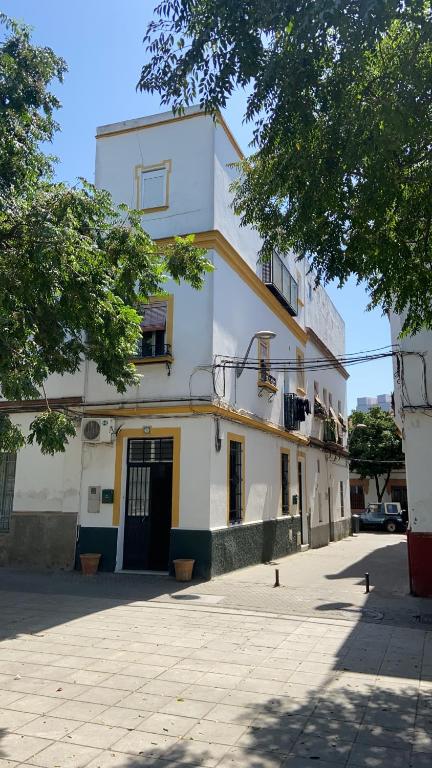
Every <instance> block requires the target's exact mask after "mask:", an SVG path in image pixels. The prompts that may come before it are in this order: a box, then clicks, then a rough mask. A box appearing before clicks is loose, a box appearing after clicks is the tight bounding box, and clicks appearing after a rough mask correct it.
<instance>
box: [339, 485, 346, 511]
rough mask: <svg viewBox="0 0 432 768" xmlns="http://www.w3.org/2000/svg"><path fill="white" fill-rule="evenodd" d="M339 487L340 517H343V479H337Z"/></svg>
mask: <svg viewBox="0 0 432 768" xmlns="http://www.w3.org/2000/svg"><path fill="white" fill-rule="evenodd" d="M339 488H340V503H341V517H345V504H344V484H343V480H340V481H339Z"/></svg>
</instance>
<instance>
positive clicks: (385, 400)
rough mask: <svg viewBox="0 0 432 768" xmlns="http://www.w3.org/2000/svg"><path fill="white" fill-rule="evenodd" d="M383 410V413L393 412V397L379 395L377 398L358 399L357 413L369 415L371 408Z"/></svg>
mask: <svg viewBox="0 0 432 768" xmlns="http://www.w3.org/2000/svg"><path fill="white" fill-rule="evenodd" d="M377 406H378V407H379V408H382V410H383V411H391V410H392V396H391V395H378V396H377V397H358V398H357V408H356V410H357V411H361V412H362V413H367V412H368V411H370V409H371V408H376V407H377Z"/></svg>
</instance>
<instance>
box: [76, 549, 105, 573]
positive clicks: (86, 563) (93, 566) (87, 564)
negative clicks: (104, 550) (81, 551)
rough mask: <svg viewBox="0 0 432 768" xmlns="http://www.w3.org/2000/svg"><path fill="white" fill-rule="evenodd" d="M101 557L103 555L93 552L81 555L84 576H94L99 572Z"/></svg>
mask: <svg viewBox="0 0 432 768" xmlns="http://www.w3.org/2000/svg"><path fill="white" fill-rule="evenodd" d="M100 559H101V556H100V555H98V554H95V553H93V552H92V553H89V554H87V555H80V560H81V569H82V572H83V574H84V576H94V574H95V573H97V569H98V568H99V560H100Z"/></svg>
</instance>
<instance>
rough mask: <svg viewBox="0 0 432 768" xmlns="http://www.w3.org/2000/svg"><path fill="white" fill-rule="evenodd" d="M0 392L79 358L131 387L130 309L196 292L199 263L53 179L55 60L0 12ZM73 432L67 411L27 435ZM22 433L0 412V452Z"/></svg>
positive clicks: (124, 213) (18, 442)
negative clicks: (183, 289) (166, 290)
mask: <svg viewBox="0 0 432 768" xmlns="http://www.w3.org/2000/svg"><path fill="white" fill-rule="evenodd" d="M0 21H1V23H2V31H3V37H2V38H1V39H0V275H1V281H0V389H1V392H2V396H3V397H4V398H6V399H8V400H21V399H24V400H25V399H31V398H41V397H43V396H44V391H45V390H44V382H45V381H46V379H47V377H48V376H49V375H50V374H54V373H57V374H66V373H74V372H76V371H77V370H78V368H79V367H80V365H81V364H82V361H83V358H84V357H86V358H88V359H89V360H93V361H94V362H95V364H96V368H97V370H98V372H99V373H100V374H102V375H103V376H104V377H105V379H106V380H107V381H108V382H109V383H110V384H112V385H114V386H115V387H116V388H117V389H118V390H119V391H120V392H124V391H125V389H126V388H127V387H128V386H129V385H131V384H134V383H136V381H137V376H136V371H135V366H134V365H133V364H132V363H131V357H132V356H133V354H134V352H135V349H136V344H137V340H138V337H139V334H140V326H139V323H140V317H139V315H138V313H137V311H136V310H135V307H136V306H137V305H138V304H139V303H142V302H145V301H146V300H147V299H148V297H149V296H150V295H151V294H155V293H160V292H161V291H162V290H163V286H164V283H165V281H166V280H167V278H168V277H172V278H174V279H175V280H176V281H180V280H182V279H183V280H186V281H187V282H188V283H190V284H191V285H192V286H193V287H194V288H200V287H201V285H202V282H203V277H204V274H205V272H206V271H208V270H209V269H211V265H210V263H209V262H208V260H207V259H206V257H205V251H203V250H202V249H198V248H195V247H194V246H193V238H192V237H189V238H183V239H180V238H178V239H177V240H176V241H175V243H174V244H173V245H172V246H164V248H163V250H161V249H160V248H159V247H158V246H157V245H156V244H155V243H154V242H153V241H152V240H151V238H150V237H149V235H148V234H146V232H144V230H143V229H142V226H141V217H140V214H139V212H137V211H133V210H129V209H128V208H127V207H126V206H120V207H116V206H115V205H114V204H113V201H112V199H111V196H110V195H109V193H108V192H106V191H104V190H98V189H96V188H95V187H94V186H92V185H91V184H89V183H87V182H85V181H84V180H81V182H80V183H79V184H78V185H77V186H75V187H73V188H71V187H68V186H67V185H66V184H61V183H55V182H54V181H53V159H52V158H51V157H49V156H47V155H46V154H45V153H44V152H43V151H42V150H41V148H40V144H41V142H47V141H51V140H52V138H53V136H54V133H55V131H56V130H58V126H57V124H56V122H55V120H54V110H55V109H56V108H57V107H59V106H60V105H59V102H58V100H57V99H56V97H55V96H54V95H53V94H52V93H50V91H49V90H48V86H49V84H50V82H51V81H52V80H53V79H58V80H60V81H61V80H62V77H63V74H64V72H65V70H66V65H65V62H64V61H63V60H62V59H60V58H58V57H57V56H56V55H55V54H54V53H53V51H52V50H50V49H49V48H40V47H36V46H34V45H32V43H31V40H30V31H29V29H28V28H27V27H25V26H22V25H20V24H17V23H16V22H14V21H11V20H9V19H7V18H6V17H5V16H4V15H2V16H1V17H0ZM74 434H75V426H74V422H73V420H72V418H71V417H70V415H68V414H67V413H61V412H55V411H51V410H50V408H49V405H48V402H47V410H46V412H45V413H42V414H41V415H39V416H37V417H36V418H35V419H34V421H33V423H32V425H31V429H30V434H29V436H28V438H27V439H28V441H29V442H30V443H32V442H36V443H37V444H38V445H39V446H40V447H41V450H42V451H43V452H45V453H54V452H55V451H59V450H64V446H65V444H66V442H67V439H68V438H69V437H71V436H73V435H74ZM25 440H26V438H25V437H24V434H23V433H22V431H21V429H20V428H19V426H17V425H16V424H12V423H11V421H10V419H9V418H8V417H7V416H4V415H3V416H2V417H1V419H0V450H4V451H13V450H16V449H17V448H19V447H21V446H22V445H24V443H25Z"/></svg>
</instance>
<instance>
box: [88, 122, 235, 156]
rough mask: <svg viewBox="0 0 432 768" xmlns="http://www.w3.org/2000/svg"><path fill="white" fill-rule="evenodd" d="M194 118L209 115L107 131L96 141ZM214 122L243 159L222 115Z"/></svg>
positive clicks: (98, 135)
mask: <svg viewBox="0 0 432 768" xmlns="http://www.w3.org/2000/svg"><path fill="white" fill-rule="evenodd" d="M195 117H209V115H208V114H206V113H205V112H194V113H193V114H192V115H177V117H175V116H173V117H171V118H168V119H165V120H157V121H155V122H154V123H148V124H146V125H134V126H131V127H130V128H118V129H117V130H114V131H107V132H106V133H97V134H96V139H105V138H107V137H110V136H121V135H122V134H123V133H136V132H137V131H145V130H147V129H149V128H159V127H160V126H161V125H171V124H172V123H179V122H181V121H183V120H193V118H195ZM216 122H217V123H219V125H221V127H222V128H223V130H224V131H225V133H226V135H227V137H228V139H229V141H230V143H231V145H232V146H233V148H234V149H235V151H236V152H237V154H238V155H239V157H240V158H241V159H243V158H244V154H243V152H242V150H241V149H240V147H239V145H238V143H237V141H236V139H235V138H234V136H233V134H232V132H231V130H230V128H228V125H227V124H226V122H225V120H224V119H223V117H222V115H221V114H219V113H218V115H217V117H216Z"/></svg>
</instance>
